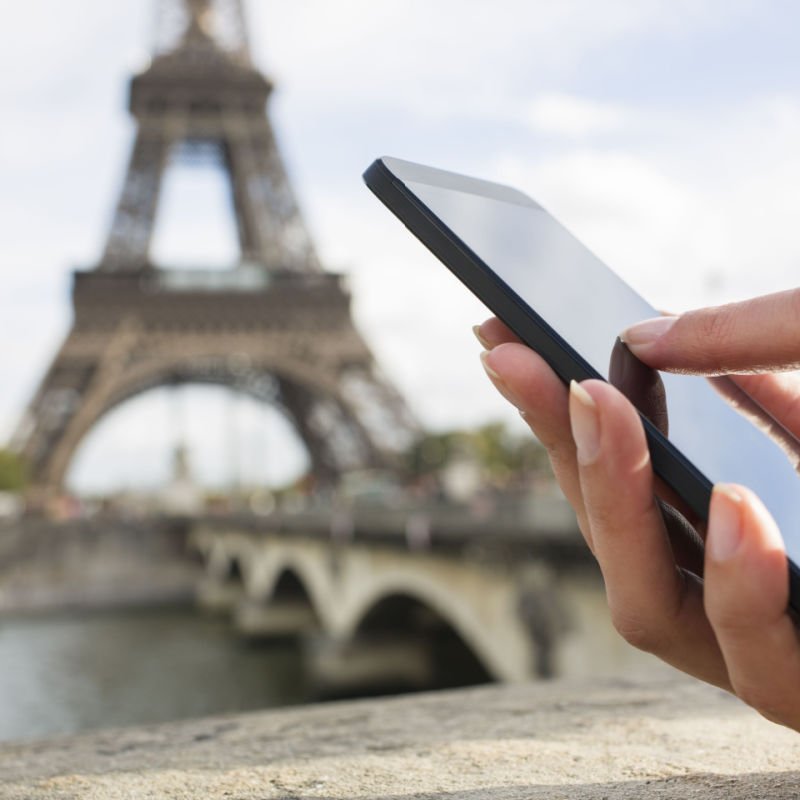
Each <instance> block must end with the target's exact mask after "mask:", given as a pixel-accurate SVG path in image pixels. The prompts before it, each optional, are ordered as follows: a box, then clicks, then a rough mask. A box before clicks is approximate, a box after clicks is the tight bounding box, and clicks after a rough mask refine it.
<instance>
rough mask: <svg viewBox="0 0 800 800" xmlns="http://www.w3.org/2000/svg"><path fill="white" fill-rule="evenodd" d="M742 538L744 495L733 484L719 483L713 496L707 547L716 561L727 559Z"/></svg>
mask: <svg viewBox="0 0 800 800" xmlns="http://www.w3.org/2000/svg"><path fill="white" fill-rule="evenodd" d="M741 540H742V496H741V495H740V494H739V493H738V492H737V491H736V490H735V489H733V487H731V486H726V485H725V484H724V483H718V484H717V485H716V486H715V487H714V493H713V495H712V498H711V515H710V518H709V521H708V534H707V536H706V548H707V550H708V555H709V556H710V557H711V559H712V560H714V561H727V560H728V559H729V558H731V557H732V556H733V555H734V554H735V553H736V551H737V550H738V549H739V543H740V542H741Z"/></svg>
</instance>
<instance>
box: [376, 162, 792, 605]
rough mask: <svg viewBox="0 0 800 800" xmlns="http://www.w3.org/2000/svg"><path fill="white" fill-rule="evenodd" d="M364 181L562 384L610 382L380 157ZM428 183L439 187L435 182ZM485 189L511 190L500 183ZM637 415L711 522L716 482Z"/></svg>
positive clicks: (674, 483) (678, 485)
mask: <svg viewBox="0 0 800 800" xmlns="http://www.w3.org/2000/svg"><path fill="white" fill-rule="evenodd" d="M413 166H414V168H416V169H419V170H422V171H425V170H428V171H429V173H430V175H435V174H436V173H440V172H441V171H440V170H435V169H433V168H427V167H424V166H422V165H417V164H414V165H413ZM445 174H446V173H445ZM457 177H461V176H457ZM363 178H364V182H365V183H366V185H367V187H368V188H369V189H370V191H372V193H373V194H375V196H376V197H377V198H378V199H379V200H380V201H381V202H382V203H383V204H384V205H385V206H386V207H387V208H388V209H389V210H390V211H391V212H392V213H393V214H394V215H395V216H396V217H397V218H398V219H399V220H400V221H401V222H402V223H403V224H404V225H405V226H406V228H408V230H409V231H410V232H411V233H412V234H413V235H414V236H415V237H416V238H417V239H419V240H420V242H422V244H423V245H425V247H427V248H428V250H430V252H431V253H433V255H434V256H436V258H438V259H439V261H441V262H442V263H443V264H444V265H445V266H446V267H447V268H448V269H449V270H450V272H452V273H453V275H455V277H456V278H458V279H459V280H460V281H461V282H462V283H463V284H464V285H465V286H466V287H467V288H468V289H469V290H470V291H471V292H472V293H473V294H474V295H475V296H476V297H477V298H478V300H480V301H481V302H482V303H484V304H485V305H486V307H487V308H488V309H489V310H490V311H491V312H492V313H493V314H495V315H496V316H497V317H498V318H499V319H501V320H502V321H503V322H504V323H505V324H506V325H508V327H509V328H510V329H511V330H512V331H513V332H514V333H515V334H516V335H517V336H518V337H519V338H520V339H521V340H522V341H523V342H524V343H525V344H527V345H528V346H529V347H531V348H533V349H534V350H536V352H537V353H539V355H541V356H542V358H544V360H545V361H546V362H547V363H548V364H549V365H550V367H552V369H553V371H554V372H555V373H556V374H557V375H558V376H559V377H560V378H561V380H562V381H564V383H566V384H569V382H570V381H571V380H576V381H582V380H587V379H589V378H596V379H599V380H606V379H605V378H604V377H603V376H602V375H601V374H600V373H599V372H597V370H595V369H594V368H593V367H592V366H591V365H590V364H589V363H588V362H587V361H586V360H585V359H583V358H582V357H581V355H580V354H579V353H578V352H577V351H576V350H575V349H574V348H573V347H572V346H571V345H570V344H569V343H568V342H567V341H565V340H564V339H563V338H562V337H561V336H560V335H559V334H558V333H557V332H556V331H555V330H554V329H553V328H552V327H551V326H550V325H549V324H548V323H547V322H546V321H545V320H544V319H542V317H540V316H539V315H538V314H537V313H536V311H535V310H534V309H533V308H531V306H530V305H529V304H528V303H527V302H525V301H524V300H523V299H522V298H520V297H519V295H517V294H516V292H514V291H513V289H511V288H510V287H509V286H508V285H507V284H506V283H505V282H504V281H503V280H502V279H501V278H500V277H499V276H498V275H497V274H496V273H495V272H494V270H492V268H491V267H490V266H489V265H488V264H486V263H485V262H484V261H483V260H482V259H481V258H480V257H479V256H478V255H477V254H476V253H475V252H474V251H473V250H471V249H470V248H469V247H468V246H467V245H466V244H465V243H464V242H463V241H462V240H461V239H460V238H459V237H458V236H457V235H456V233H455V232H454V231H452V230H451V229H450V228H449V227H448V226H447V225H446V224H445V223H444V222H442V220H441V219H439V217H437V216H436V214H434V213H433V211H431V210H430V209H429V208H428V207H427V206H426V205H425V204H424V203H423V202H422V201H421V200H420V199H419V198H418V197H417V196H416V195H415V194H414V193H413V192H412V191H411V190H410V189H408V187H407V186H406V185H405V184H404V182H403V179H402V178H400V177H398V176H397V175H395V174H394V173H393V172H392V171H391V169H390V168H389V167H388V166H387V164H386V163H385V162H384V160H383V159H382V158H378V159H376V160H375V161H374V162H373V163H372V164H371V165H370V166H369V167H368V168H367V170H366V171H365V172H364V175H363ZM470 181H471V183H472V186H473V187H475V186H477V185H479V184H480V183H481V182H480V181H474V180H472V179H470ZM421 182H425V181H421ZM428 182H431V183H432V185H436V183H435V181H428ZM487 186H493V187H496V188H502V189H506V188H507V187H500V186H498V185H497V184H487ZM471 191H476V189H474V188H473V189H472V190H471ZM620 280H621V279H620ZM639 416H640V417H641V419H642V423H643V425H644V430H645V435H646V437H647V442H648V446H649V448H650V457H651V460H652V464H653V470H654V472H655V473H656V474H657V475H658V476H659V477H660V478H661V479H662V480H664V482H665V483H667V485H669V486H670V487H671V488H672V489H674V490H675V491H676V492H677V493H678V495H680V497H681V498H683V500H684V501H685V502H686V503H687V505H688V506H689V508H691V510H692V511H693V512H694V513H695V514H697V516H698V517H699V518H700V519H701V520H703V521H707V520H708V510H709V504H710V502H711V492H712V489H713V484H712V482H711V481H710V480H709V479H708V478H707V477H706V476H705V475H704V474H703V473H702V472H701V471H700V470H699V469H697V467H695V466H694V464H692V462H691V461H689V459H688V458H686V456H685V455H683V453H682V452H681V451H680V450H678V448H677V447H675V445H674V444H672V442H670V441H669V439H667V438H666V437H665V436H664V435H663V434H662V433H661V431H659V430H658V429H657V428H656V427H655V426H654V425H653V424H652V423H651V422H650V420H649V419H647V418H646V417H645V416H643V415H642V414H640V415H639ZM787 562H788V566H789V595H790V597H789V605H790V607H791V609H792V611H793V612H794V613H795V614H796V615H800V569H798V567H797V565H795V563H794V562H793V561H792V560H791V559H790V558H788V557H787Z"/></svg>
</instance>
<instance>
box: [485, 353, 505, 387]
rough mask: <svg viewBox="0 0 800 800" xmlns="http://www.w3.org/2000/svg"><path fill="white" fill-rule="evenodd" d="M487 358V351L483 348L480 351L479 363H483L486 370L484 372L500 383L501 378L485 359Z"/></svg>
mask: <svg viewBox="0 0 800 800" xmlns="http://www.w3.org/2000/svg"><path fill="white" fill-rule="evenodd" d="M487 358H489V351H488V350H484V351H483V352H482V353H481V364H483V368H484V369H485V370H486V374H487V375H488V376H489V377H490V378H491V379H492V380H494V381H497V382H498V383H502V382H503V379H502V378H501V377H500V376H499V375H498V374H497V373H496V372H495V371H494V370H493V369H492V368H491V367H490V366H489V362H488V361H487V360H486V359H487Z"/></svg>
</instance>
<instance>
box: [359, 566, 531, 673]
mask: <svg viewBox="0 0 800 800" xmlns="http://www.w3.org/2000/svg"><path fill="white" fill-rule="evenodd" d="M403 572H404V574H403V575H402V576H388V575H383V576H380V578H379V579H377V580H376V581H375V582H374V584H373V586H372V587H370V589H369V590H368V591H366V592H364V593H363V594H362V595H361V596H360V597H359V598H358V599H357V601H356V602H354V604H353V606H352V607H351V608H350V610H349V620H348V623H347V626H346V634H347V636H348V637H352V636H355V634H356V632H357V630H358V627H359V625H361V624H362V623H363V621H364V620H365V619H367V618H368V615H369V614H370V613H371V612H373V611H374V610H375V609H376V608H377V607H378V606H379V604H381V603H385V602H386V601H387V599H389V598H392V597H406V598H410V599H412V600H415V601H417V602H418V603H419V604H421V605H422V606H423V607H426V608H428V609H430V610H431V611H432V612H434V613H435V614H436V615H437V617H439V618H440V619H441V620H442V621H443V622H444V623H445V624H446V625H447V626H449V628H451V629H452V630H453V631H454V633H455V634H457V635H458V637H459V638H460V639H461V641H463V643H464V645H465V646H466V647H467V648H468V650H469V651H470V652H471V653H473V654H474V655H475V657H476V658H477V660H478V662H479V663H480V664H481V665H482V666H483V668H484V669H485V670H486V672H487V674H488V675H489V676H490V677H491V678H492V679H494V680H498V681H518V680H521V679H524V678H525V677H527V675H528V674H529V665H530V659H531V653H530V640H529V638H528V636H527V634H526V633H525V632H524V631H522V630H520V633H521V637H519V639H520V640H519V641H517V642H514V644H515V645H516V647H515V648H514V649H515V650H516V651H517V653H518V657H517V658H516V659H515V660H509V659H508V657H507V656H508V647H506V646H504V645H506V644H507V643H506V642H500V641H499V638H498V637H497V636H496V635H495V632H496V628H495V626H493V625H492V618H493V617H494V616H495V613H496V612H497V611H500V609H499V608H496V607H495V608H492V606H497V605H498V602H497V599H496V598H495V599H487V602H486V603H483V602H482V601H481V599H480V597H479V596H478V597H476V595H474V594H466V593H464V592H463V591H460V590H459V587H456V588H455V590H453V589H452V588H451V585H450V584H447V583H445V582H439V581H437V580H436V579H435V577H433V576H432V575H430V574H425V571H423V570H419V571H417V570H414V569H413V568H411V569H405V570H403ZM501 602H502V601H501ZM503 610H504V609H503ZM504 627H507V626H504ZM504 656H505V657H504Z"/></svg>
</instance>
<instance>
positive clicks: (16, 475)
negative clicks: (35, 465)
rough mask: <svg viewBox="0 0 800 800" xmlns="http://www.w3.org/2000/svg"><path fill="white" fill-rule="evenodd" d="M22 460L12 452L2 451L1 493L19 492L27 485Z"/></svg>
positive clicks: (0, 451) (0, 468)
mask: <svg viewBox="0 0 800 800" xmlns="http://www.w3.org/2000/svg"><path fill="white" fill-rule="evenodd" d="M27 477H28V476H27V472H26V469H25V464H24V463H23V461H22V459H21V458H20V457H19V456H18V455H17V454H16V453H12V452H11V450H2V449H0V492H19V491H21V490H22V489H23V488H24V487H25V484H26V483H27Z"/></svg>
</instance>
